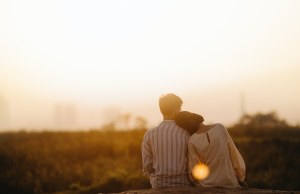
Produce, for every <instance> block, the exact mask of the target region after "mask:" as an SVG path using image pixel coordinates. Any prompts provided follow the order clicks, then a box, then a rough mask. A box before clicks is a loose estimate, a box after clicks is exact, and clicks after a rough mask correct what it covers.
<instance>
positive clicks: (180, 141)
mask: <svg viewBox="0 0 300 194" xmlns="http://www.w3.org/2000/svg"><path fill="white" fill-rule="evenodd" d="M181 106H182V100H181V99H180V98H179V97H178V96H176V95H175V94H167V95H164V96H162V97H160V99H159V108H160V111H161V113H162V115H163V121H162V122H161V123H160V124H159V125H158V126H157V127H155V128H153V129H150V130H148V131H147V132H146V133H145V135H144V139H143V142H142V160H143V173H144V174H145V175H147V176H149V177H150V183H151V186H152V188H159V187H168V186H184V185H186V186H188V185H190V183H189V180H188V170H187V157H186V154H187V142H188V138H189V136H190V135H189V133H188V132H187V131H185V130H183V129H182V128H180V127H179V126H177V125H176V123H175V118H176V116H177V114H178V113H179V112H180V111H181Z"/></svg>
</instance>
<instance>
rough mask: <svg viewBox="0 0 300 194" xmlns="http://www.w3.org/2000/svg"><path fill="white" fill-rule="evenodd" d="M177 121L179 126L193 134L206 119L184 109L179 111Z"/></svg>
mask: <svg viewBox="0 0 300 194" xmlns="http://www.w3.org/2000/svg"><path fill="white" fill-rule="evenodd" d="M175 121H176V124H177V125H178V126H179V127H181V128H183V129H185V130H186V131H188V132H189V133H190V134H193V133H195V131H196V130H197V129H198V128H199V125H200V124H201V123H202V122H203V121H204V119H203V117H202V116H201V115H198V114H195V113H191V112H188V111H182V112H180V113H178V115H177V117H176V119H175Z"/></svg>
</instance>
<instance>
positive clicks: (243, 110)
mask: <svg viewBox="0 0 300 194" xmlns="http://www.w3.org/2000/svg"><path fill="white" fill-rule="evenodd" d="M240 103H241V104H240V106H241V107H240V109H241V110H240V111H241V115H240V118H243V117H244V116H245V114H246V111H245V95H244V92H241V102H240Z"/></svg>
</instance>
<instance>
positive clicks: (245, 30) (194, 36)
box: [0, 0, 300, 129]
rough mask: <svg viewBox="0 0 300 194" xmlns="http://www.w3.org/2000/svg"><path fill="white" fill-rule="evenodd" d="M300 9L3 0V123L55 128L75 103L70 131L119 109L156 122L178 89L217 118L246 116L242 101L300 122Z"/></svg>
mask: <svg viewBox="0 0 300 194" xmlns="http://www.w3.org/2000/svg"><path fill="white" fill-rule="evenodd" d="M299 10H300V1H296V0H295V1H274V0H270V1H61V0H60V1H14V0H13V1H9V0H7V1H6V0H2V1H1V2H0V105H1V104H2V106H1V107H2V108H1V111H2V113H1V114H0V115H2V117H3V118H4V117H9V119H7V120H9V121H8V122H7V123H5V124H2V125H1V123H0V128H2V129H4V128H5V129H7V128H12V129H19V128H24V127H26V128H33V129H41V128H55V127H56V123H55V122H56V121H55V116H57V115H56V114H58V113H55V111H57V110H58V109H66V112H68V111H69V112H72V111H73V112H74V111H75V112H76V114H75V115H72V114H71V117H72V116H73V117H74V118H71V120H72V119H74V120H76V122H74V124H73V125H72V126H70V128H83V129H84V128H89V127H97V126H99V125H101V124H103V123H104V122H105V121H106V119H107V118H106V116H105V114H104V113H105V110H107V109H112V107H117V108H116V109H117V110H119V111H120V112H121V113H123V112H124V113H127V112H129V113H132V114H133V115H140V116H143V117H145V118H146V119H147V120H148V121H149V124H150V125H154V124H156V123H157V122H159V121H160V119H161V115H160V113H159V109H158V104H157V103H158V97H159V96H160V95H161V94H163V93H168V92H174V93H176V94H178V95H179V96H181V97H182V99H183V101H184V104H183V109H187V110H190V111H194V112H197V113H199V114H202V115H203V116H204V118H205V119H206V121H207V122H221V123H224V124H227V125H230V124H232V123H234V122H236V121H237V119H238V118H239V116H240V115H241V101H242V99H243V101H244V103H243V106H244V109H245V111H246V112H248V113H256V112H270V111H276V112H277V113H278V114H279V116H280V117H281V118H284V119H286V120H287V121H288V122H289V123H291V124H298V123H300V116H299V115H300V102H299V99H300V90H299V85H300V77H299V73H300V36H299V34H300V22H299V21H300V12H299ZM242 96H243V97H242ZM61 107H68V108H61ZM58 112H59V111H58ZM3 115H4V116H3ZM5 115H6V116H5ZM3 118H2V120H4V119H3Z"/></svg>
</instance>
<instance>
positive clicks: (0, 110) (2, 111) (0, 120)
mask: <svg viewBox="0 0 300 194" xmlns="http://www.w3.org/2000/svg"><path fill="white" fill-rule="evenodd" d="M8 127H9V106H8V102H7V101H6V100H5V99H4V97H3V96H2V95H1V94H0V128H8Z"/></svg>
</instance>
